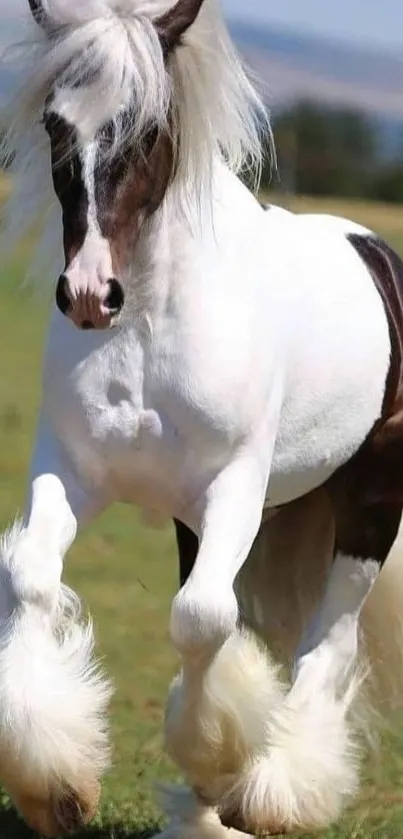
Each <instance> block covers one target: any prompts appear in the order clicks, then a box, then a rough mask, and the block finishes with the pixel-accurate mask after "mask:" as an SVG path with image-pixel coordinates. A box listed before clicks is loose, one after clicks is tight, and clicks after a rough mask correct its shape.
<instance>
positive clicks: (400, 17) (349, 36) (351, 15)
mask: <svg viewBox="0 0 403 839" xmlns="http://www.w3.org/2000/svg"><path fill="white" fill-rule="evenodd" d="M66 2H68V0H66ZM82 2H85V0H82ZM221 2H222V4H223V7H224V10H225V12H226V14H227V15H228V16H229V17H234V18H237V19H242V20H245V21H250V22H253V23H256V24H258V25H262V24H267V25H270V24H271V25H275V26H278V27H281V28H282V27H287V28H288V29H292V30H294V31H297V32H307V33H309V34H316V35H325V36H328V37H329V36H330V37H332V38H337V39H339V40H342V41H347V42H350V43H351V42H352V43H356V44H361V45H362V46H364V47H367V46H371V45H373V46H375V47H378V48H382V49H386V50H393V51H394V52H396V51H397V52H400V53H401V55H402V57H403V0H221ZM27 5H28V4H27V0H0V24H1V26H0V40H1V41H3V42H4V40H7V39H8V35H9V33H10V32H11V30H12V31H13V33H14V32H16V31H17V32H18V18H21V14H22V13H23V10H24V9H25V8H26V7H27Z"/></svg>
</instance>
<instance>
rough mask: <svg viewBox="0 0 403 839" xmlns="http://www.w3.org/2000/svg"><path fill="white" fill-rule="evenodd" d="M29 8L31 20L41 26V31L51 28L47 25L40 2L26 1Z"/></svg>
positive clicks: (35, 0) (38, 0)
mask: <svg viewBox="0 0 403 839" xmlns="http://www.w3.org/2000/svg"><path fill="white" fill-rule="evenodd" d="M28 3H29V8H30V9H31V12H32V15H33V18H34V20H35V22H36V23H37V24H38V26H41V27H42V29H44V30H45V31H48V30H49V29H50V28H51V27H50V25H49V21H48V18H47V15H46V12H45V10H44V8H43V5H42V1H41V0H28Z"/></svg>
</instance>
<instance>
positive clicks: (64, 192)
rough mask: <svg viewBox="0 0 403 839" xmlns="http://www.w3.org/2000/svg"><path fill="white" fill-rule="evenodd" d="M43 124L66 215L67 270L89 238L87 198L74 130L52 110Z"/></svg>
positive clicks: (64, 235)
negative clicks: (86, 238)
mask: <svg viewBox="0 0 403 839" xmlns="http://www.w3.org/2000/svg"><path fill="white" fill-rule="evenodd" d="M43 122H44V126H45V129H46V132H47V134H48V137H49V141H50V153H51V166H52V178H53V186H54V190H55V193H56V196H57V198H58V200H59V202H60V205H61V208H62V214H63V245H64V256H65V264H66V267H67V266H68V265H69V264H70V263H71V261H72V260H73V259H74V257H75V256H76V254H77V253H78V251H79V250H80V249H81V248H82V246H83V243H84V240H85V237H86V235H87V230H88V221H87V217H88V196H87V191H86V189H85V185H84V180H83V170H82V163H81V160H80V156H79V151H78V146H77V134H76V132H75V130H74V128H73V127H72V126H71V125H69V123H68V122H67V121H66V120H64V119H62V117H60V116H58V115H57V114H56V113H55V112H53V111H52V110H51V106H50V107H49V109H46V110H45V114H44V119H43Z"/></svg>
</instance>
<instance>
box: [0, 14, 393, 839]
mask: <svg viewBox="0 0 403 839" xmlns="http://www.w3.org/2000/svg"><path fill="white" fill-rule="evenodd" d="M29 2H30V7H31V11H32V13H33V18H34V21H32V32H31V34H30V35H29V36H28V37H27V42H26V60H25V63H24V65H23V70H22V82H23V84H22V87H21V92H20V94H19V96H18V98H17V103H16V104H17V110H16V114H15V117H14V122H13V130H12V133H11V136H10V143H11V146H12V148H15V149H16V158H15V163H14V170H15V189H14V193H13V197H12V199H11V203H10V205H9V208H8V220H9V222H11V225H14V229H15V228H16V229H17V232H18V235H19V234H20V233H22V232H23V231H24V229H25V227H24V225H25V222H27V223H28V224H29V221H30V220H32V211H34V212H35V218H38V217H39V218H40V219H44V225H45V231H44V232H48V233H49V235H48V238H47V239H46V240H45V242H46V244H44V243H43V242H44V240H42V244H41V245H40V253H41V255H42V256H43V254H44V253H45V254H46V255H48V252H49V242H50V241H52V239H54V241H56V242H57V245H58V248H59V250H58V257H57V258H58V262H59V265H60V259H61V257H62V253H63V252H64V269H63V273H62V274H61V276H60V278H59V280H58V283H57V290H56V303H57V306H55V307H54V310H53V313H52V317H51V323H50V328H49V336H48V341H47V348H46V351H45V359H44V365H43V400H42V408H41V412H40V418H39V426H38V432H37V439H36V443H35V448H34V453H33V458H32V466H31V474H30V490H29V497H28V501H27V506H26V511H25V514H24V517H23V520H22V521H21V522H18V523H17V524H15V525H14V526H13V527H12V528H11V529H10V530H9V531H8V532H7V533H6V534H5V536H4V537H3V541H2V545H1V557H0V573H1V588H0V595H1V597H0V779H1V781H2V782H3V783H4V785H5V787H6V788H7V789H8V791H9V792H10V794H11V796H12V798H13V800H14V802H15V804H16V806H17V807H18V808H19V810H20V812H21V813H22V814H23V815H24V817H25V818H26V819H27V821H28V822H29V823H30V824H31V825H33V826H34V827H36V828H37V829H40V830H41V831H42V832H43V833H45V834H46V835H49V836H52V835H55V834H58V833H60V832H62V831H68V830H71V829H74V828H75V827H77V826H78V825H80V824H81V823H84V822H85V821H87V820H88V819H89V818H90V817H91V816H92V815H93V813H94V812H95V810H96V807H97V800H98V792H99V781H100V777H101V774H102V772H103V770H104V767H105V765H106V764H107V760H108V748H107V734H106V723H105V717H106V706H107V701H108V695H109V686H108V684H107V682H106V681H105V680H104V678H103V676H102V675H100V673H99V671H98V670H97V668H96V666H95V665H94V662H93V640H92V631H91V626H85V624H82V623H81V621H80V617H79V610H78V606H77V601H76V600H75V597H74V596H73V595H72V593H71V592H69V591H68V590H66V588H64V587H63V586H62V585H61V575H62V569H63V559H64V556H65V554H66V552H67V550H68V548H69V547H70V545H71V544H72V542H73V540H74V539H75V536H76V532H77V528H78V527H82V526H83V525H84V524H85V523H86V522H88V520H89V519H90V518H92V517H94V516H95V515H96V514H98V513H99V512H100V511H101V510H103V509H105V508H106V507H107V506H108V505H111V504H112V503H114V502H117V501H125V502H130V503H134V504H137V505H139V506H141V507H144V508H152V509H154V510H157V511H158V512H159V513H161V514H164V515H166V516H168V517H171V518H174V519H175V520H176V522H177V528H178V539H179V548H180V555H181V565H182V575H183V579H184V580H185V579H186V581H185V582H184V585H183V586H182V588H181V590H180V592H179V593H178V594H177V596H176V597H175V598H174V601H173V604H172V616H171V636H172V641H173V643H174V645H175V647H176V648H177V650H178V651H179V653H180V655H181V657H182V663H183V671H182V674H181V675H180V676H179V677H178V679H177V680H176V681H175V682H174V685H173V687H172V689H171V693H170V699H169V703H168V709H167V722H166V737H167V746H168V749H169V751H170V753H171V754H172V755H173V756H174V757H175V759H176V760H177V762H178V763H179V765H180V766H181V767H182V769H183V770H184V772H185V774H186V775H187V778H188V780H189V782H190V786H191V788H192V792H191V793H189V794H188V793H184V796H183V797H180V800H179V798H178V799H176V798H174V799H173V804H172V802H171V805H170V806H171V808H172V807H173V809H174V812H173V821H172V826H171V831H173V833H174V834H175V835H176V834H180V835H185V836H186V837H187V836H192V835H196V834H197V836H198V838H199V837H200V836H203V835H205V836H208V835H211V834H212V833H214V834H215V833H217V834H221V832H222V831H224V830H225V828H224V827H223V824H227V825H231V826H233V827H234V828H241V829H242V830H247V831H250V832H252V833H255V832H260V833H262V832H263V833H268V832H270V831H274V832H279V831H281V830H284V831H292V830H294V829H298V830H305V829H311V828H312V829H313V828H318V827H322V826H324V825H326V824H328V823H329V822H331V821H332V820H333V819H335V818H337V816H338V815H339V813H340V811H341V809H342V807H343V805H344V803H345V801H346V800H347V799H348V798H349V797H350V796H351V795H353V794H354V793H355V791H356V789H357V783H358V762H357V748H356V739H355V733H354V732H355V728H354V726H355V721H356V715H355V714H353V713H352V711H353V708H354V704H355V703H354V700H355V697H356V694H357V690H358V688H359V687H360V685H361V681H362V678H363V676H364V675H365V674H364V672H363V668H362V662H363V657H364V653H363V650H362V647H361V646H360V645H358V640H359V635H358V625H359V620H360V615H361V611H362V609H363V607H364V605H365V604H366V608H368V611H367V615H368V621H367V638H373V637H374V625H375V624H374V622H376V625H377V629H376V633H375V640H376V645H374V644H370V650H369V652H370V658H371V654H372V653H373V652H374V650H375V649H376V650H378V652H377V654H376V656H375V657H378V658H379V655H380V654H379V650H382V651H384V650H386V653H387V655H386V654H385V655H384V653H383V652H382V655H381V658H382V662H381V664H382V666H381V667H380V668H378V671H379V673H380V676H383V677H388V676H389V675H390V673H391V672H392V671H393V672H394V671H396V672H395V673H394V675H396V679H397V685H398V691H399V689H400V688H399V686H400V684H401V678H400V682H399V676H400V675H401V672H402V670H403V668H402V667H401V659H400V656H399V644H400V640H401V633H400V629H401V617H400V614H401V604H402V602H403V600H402V594H403V571H402V570H401V567H400V565H399V564H398V563H394V564H393V566H392V570H391V571H390V574H389V575H388V573H387V571H386V576H385V572H383V573H382V574H381V575H380V577H379V581H378V582H377V584H376V585H375V586H374V583H375V582H376V581H377V578H378V576H379V572H380V570H381V567H382V566H383V564H384V563H385V560H386V559H387V557H388V555H389V553H390V551H391V548H392V546H393V543H394V541H395V538H396V534H397V532H398V528H399V522H400V517H401V510H402V504H403V468H402V467H403V420H402V414H401V404H402V381H403V377H402V369H403V361H402V342H403V302H402V301H403V264H402V263H401V262H400V260H399V259H398V257H397V256H396V255H395V254H394V253H393V252H392V251H391V250H390V249H389V248H388V247H387V245H386V244H385V243H383V242H381V241H380V240H378V239H377V238H376V237H374V236H373V235H372V234H371V233H369V232H368V231H367V230H365V229H364V228H362V227H358V226H357V225H355V224H353V223H351V222H348V221H345V220H341V219H334V218H329V217H319V216H306V217H296V216H294V215H292V214H290V213H287V212H285V211H282V210H277V209H274V208H272V209H270V210H269V211H267V212H264V211H263V209H262V208H261V206H260V205H259V203H258V202H257V201H256V200H255V198H254V197H253V196H252V195H251V194H250V193H249V192H248V191H247V189H246V188H245V187H244V186H243V185H242V183H241V182H240V180H238V178H237V177H236V173H237V172H239V171H240V170H241V169H242V168H243V167H244V166H245V165H246V164H247V163H248V161H249V162H250V161H251V162H255V163H256V162H257V163H258V162H259V158H260V139H259V129H258V125H259V124H261V123H262V122H263V124H264V123H265V117H264V110H263V108H262V105H261V103H260V101H259V98H258V96H257V94H256V92H255V90H254V89H253V87H252V86H251V84H250V83H249V81H248V80H247V77H246V75H245V72H244V70H243V68H242V65H241V63H240V61H239V59H238V57H237V55H236V53H235V51H234V48H233V46H232V45H231V43H230V41H229V39H228V37H227V34H226V31H225V28H224V25H223V22H222V20H221V17H220V13H219V9H218V7H217V5H216V2H215V0H204V2H203V0H178V2H176V5H174V6H173V5H172V2H171V3H170V2H169V0H86V2H85V3H84V2H82V0H29ZM20 57H21V56H20ZM49 151H50V154H49ZM52 179H53V184H52ZM53 196H56V197H57V199H58V202H59V203H58V204H57V202H56V201H54V200H53ZM49 197H50V199H51V201H50V207H51V211H50V214H49V213H47V214H45V215H43V213H42V212H40V210H41V208H43V206H45V205H44V204H43V203H42V198H43V199H44V201H45V204H46V202H47V201H48V199H49ZM52 220H53V222H54V223H51V222H52ZM5 233H6V238H7V240H10V239H12V233H13V231H12V230H11V229H10V225H7V221H6V226H5ZM61 234H63V242H61ZM56 250H57V248H56ZM59 270H60V269H59ZM109 327H115V328H114V329H110V328H109ZM27 350H29V348H27ZM278 508H281V509H280V511H279V512H277V514H276V515H275V511H276V509H278ZM262 522H263V523H262ZM276 522H277V524H276ZM258 534H259V535H258ZM257 536H258V539H257V542H256V543H255V548H254V549H253V551H252V553H251V548H252V545H253V544H254V542H255V539H256V537H257ZM291 537H292V538H291ZM304 540H305V541H304ZM249 554H250V560H248V562H246V560H247V558H248V556H249ZM286 554H287V556H286ZM234 584H235V587H234ZM373 586H374V589H373V592H372V594H371V595H370V593H371V590H372V588H373ZM377 591H379V594H377V593H376V592H377ZM237 598H238V599H239V604H240V606H241V617H242V622H243V623H244V624H246V625H247V626H251V627H253V628H255V629H256V630H257V632H258V633H260V635H261V636H262V637H263V638H264V639H266V640H273V639H274V640H273V643H274V642H275V643H276V649H277V652H278V653H279V655H280V657H281V656H283V658H284V657H286V658H288V659H289V657H290V656H291V657H292V659H293V665H292V668H291V673H290V680H291V681H290V685H289V686H288V687H286V685H285V683H283V682H282V680H281V679H280V674H279V672H278V666H277V665H275V664H274V663H273V662H272V661H271V659H270V658H269V655H268V653H267V652H265V651H263V650H262V649H261V648H260V647H258V646H256V642H255V641H253V640H252V637H251V636H249V635H248V634H246V633H245V630H244V628H243V627H242V626H241V627H239V625H238V599H237ZM367 599H368V603H366V601H367ZM371 603H372V605H371ZM370 607H371V608H370ZM139 631H141V628H140V629H139ZM385 640H386V643H385V644H384V643H383V642H384V641H385ZM372 657H373V658H374V655H373V656H372ZM396 662H397V664H396ZM383 684H387V686H388V690H387V693H385V691H384V692H383V696H384V697H385V696H386V698H388V697H389V696H390V694H391V683H390V681H389V680H388V678H386V681H385V679H383ZM220 818H221V821H220ZM222 823H223V824H222Z"/></svg>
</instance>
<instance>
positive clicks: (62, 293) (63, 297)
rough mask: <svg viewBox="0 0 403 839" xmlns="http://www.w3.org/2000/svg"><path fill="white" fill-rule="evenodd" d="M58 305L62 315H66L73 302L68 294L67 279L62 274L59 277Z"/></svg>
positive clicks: (57, 289) (57, 288)
mask: <svg viewBox="0 0 403 839" xmlns="http://www.w3.org/2000/svg"><path fill="white" fill-rule="evenodd" d="M56 305H57V306H58V308H59V309H60V311H61V313H62V314H63V315H65V314H66V313H67V312H68V310H69V308H70V305H71V300H70V298H69V296H68V294H67V277H65V276H64V274H62V275H61V276H60V277H59V280H58V283H57V287H56Z"/></svg>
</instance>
